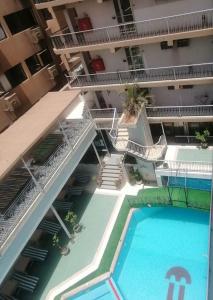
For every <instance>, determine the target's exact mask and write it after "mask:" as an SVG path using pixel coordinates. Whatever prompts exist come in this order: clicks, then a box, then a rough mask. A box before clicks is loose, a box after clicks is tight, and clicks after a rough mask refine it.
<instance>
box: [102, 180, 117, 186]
mask: <svg viewBox="0 0 213 300" xmlns="http://www.w3.org/2000/svg"><path fill="white" fill-rule="evenodd" d="M103 184H104V185H111V186H116V183H115V182H114V181H113V180H109V181H108V180H103V181H102V183H101V185H103Z"/></svg>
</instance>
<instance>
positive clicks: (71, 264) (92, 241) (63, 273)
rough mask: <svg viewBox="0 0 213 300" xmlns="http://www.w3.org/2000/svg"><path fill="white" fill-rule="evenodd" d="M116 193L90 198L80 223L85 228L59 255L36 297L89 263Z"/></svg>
mask: <svg viewBox="0 0 213 300" xmlns="http://www.w3.org/2000/svg"><path fill="white" fill-rule="evenodd" d="M117 198H118V197H117V196H116V195H113V196H112V195H101V194H94V195H93V196H92V198H91V199H90V201H89V203H88V205H87V208H86V210H85V212H84V214H83V216H82V218H81V221H80V223H81V224H83V225H84V226H85V229H84V230H83V231H82V232H81V233H79V234H78V236H77V238H76V241H75V243H74V244H72V243H70V244H69V246H70V249H71V251H70V254H69V255H67V256H61V257H60V260H59V261H58V263H57V266H56V268H55V269H54V270H53V272H52V274H51V277H50V278H49V281H48V283H47V284H46V287H45V288H44V290H43V291H42V293H41V294H40V295H35V297H36V298H33V299H36V300H37V299H39V300H44V299H46V296H47V294H48V293H49V292H50V290H51V289H53V288H55V287H56V286H57V285H59V284H61V283H62V282H63V281H65V280H67V279H68V278H70V277H71V276H72V275H73V274H75V273H76V272H78V271H80V270H81V269H83V268H85V267H86V266H87V265H89V264H90V263H91V262H92V260H93V258H94V256H95V253H96V251H97V249H98V247H99V244H100V242H101V239H102V237H103V234H104V231H105V229H106V227H107V224H108V222H109V219H110V217H111V214H112V212H113V209H114V207H115V204H116V200H117Z"/></svg>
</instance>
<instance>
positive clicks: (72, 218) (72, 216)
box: [64, 211, 82, 233]
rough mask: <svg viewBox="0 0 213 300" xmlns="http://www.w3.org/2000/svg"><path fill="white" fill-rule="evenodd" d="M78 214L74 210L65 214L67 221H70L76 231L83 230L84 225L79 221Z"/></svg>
mask: <svg viewBox="0 0 213 300" xmlns="http://www.w3.org/2000/svg"><path fill="white" fill-rule="evenodd" d="M77 218H78V217H77V215H76V214H75V213H74V212H73V211H68V212H67V214H66V216H65V219H64V220H65V221H66V222H68V223H70V224H71V226H72V228H73V231H74V232H76V233H77V232H80V231H81V230H82V225H80V224H79V223H78V222H77Z"/></svg>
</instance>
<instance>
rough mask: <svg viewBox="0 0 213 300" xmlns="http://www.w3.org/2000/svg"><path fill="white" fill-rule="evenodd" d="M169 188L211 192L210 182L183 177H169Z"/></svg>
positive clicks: (208, 180)
mask: <svg viewBox="0 0 213 300" xmlns="http://www.w3.org/2000/svg"><path fill="white" fill-rule="evenodd" d="M168 184H169V186H176V187H177V186H178V187H185V185H186V187H188V188H191V189H198V190H202V191H209V192H210V191H211V180H210V179H200V178H186V180H185V177H173V176H171V177H169V179H168Z"/></svg>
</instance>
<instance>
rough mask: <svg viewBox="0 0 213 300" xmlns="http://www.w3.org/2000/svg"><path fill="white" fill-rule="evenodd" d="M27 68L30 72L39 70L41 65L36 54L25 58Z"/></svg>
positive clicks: (33, 72)
mask: <svg viewBox="0 0 213 300" xmlns="http://www.w3.org/2000/svg"><path fill="white" fill-rule="evenodd" d="M25 62H26V64H27V66H28V69H29V70H30V73H31V74H35V73H36V72H38V71H39V70H41V68H42V65H41V63H40V61H39V59H38V57H37V55H36V54H35V55H32V56H30V57H29V58H27V59H26V60H25Z"/></svg>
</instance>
